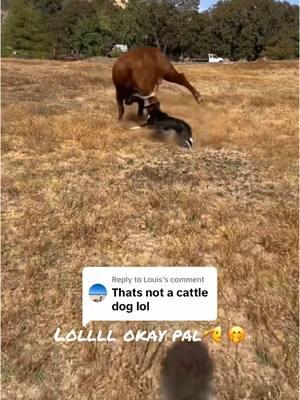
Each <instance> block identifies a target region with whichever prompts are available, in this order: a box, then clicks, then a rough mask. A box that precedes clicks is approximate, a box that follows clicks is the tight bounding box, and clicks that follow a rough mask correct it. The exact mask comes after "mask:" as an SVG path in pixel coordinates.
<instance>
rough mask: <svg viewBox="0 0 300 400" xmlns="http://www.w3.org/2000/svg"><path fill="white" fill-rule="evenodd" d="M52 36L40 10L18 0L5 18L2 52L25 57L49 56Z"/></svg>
mask: <svg viewBox="0 0 300 400" xmlns="http://www.w3.org/2000/svg"><path fill="white" fill-rule="evenodd" d="M50 48H51V38H50V36H49V34H48V32H47V31H46V30H45V28H44V24H43V20H42V18H41V15H40V14H39V12H38V11H36V10H34V9H33V8H31V7H30V6H28V5H26V4H25V2H24V1H23V0H17V1H16V2H15V4H14V5H13V7H12V9H11V10H10V12H9V15H8V17H7V18H6V19H5V23H4V27H3V38H2V54H3V55H4V56H5V55H11V52H12V50H14V51H16V52H17V55H18V54H19V55H22V56H25V57H47V56H48V55H49V54H50Z"/></svg>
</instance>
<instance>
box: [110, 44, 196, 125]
mask: <svg viewBox="0 0 300 400" xmlns="http://www.w3.org/2000/svg"><path fill="white" fill-rule="evenodd" d="M112 79H113V82H114V85H115V87H116V98H117V103H118V110H119V120H120V119H122V117H123V114H124V101H125V103H126V104H131V103H132V102H134V101H136V102H138V104H139V112H138V114H139V115H140V116H142V115H143V108H144V100H145V101H146V103H145V106H146V107H147V106H149V105H151V104H153V103H154V104H155V103H158V102H157V98H156V95H157V90H158V85H159V83H160V82H161V81H162V80H163V79H165V80H166V81H168V82H173V83H177V84H178V85H181V86H184V87H186V88H187V89H188V90H189V91H190V92H191V93H192V94H193V96H194V98H195V99H196V101H197V102H198V103H199V102H200V98H201V96H200V93H198V92H197V90H196V89H195V88H194V87H193V86H192V85H191V84H190V83H189V81H188V80H187V79H186V77H185V76H184V74H180V73H178V72H177V71H176V69H175V68H174V67H173V65H172V64H171V62H170V61H169V60H168V58H167V57H166V56H165V55H164V54H163V53H162V52H161V51H160V50H159V49H157V48H153V47H140V48H137V49H133V50H131V51H129V52H128V53H125V54H123V55H121V56H120V57H119V58H118V59H117V61H116V62H115V64H114V66H113V70H112Z"/></svg>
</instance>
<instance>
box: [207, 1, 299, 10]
mask: <svg viewBox="0 0 300 400" xmlns="http://www.w3.org/2000/svg"><path fill="white" fill-rule="evenodd" d="M288 2H289V3H291V4H298V5H299V0H288ZM216 3H217V0H200V10H201V11H203V10H207V9H208V8H209V7H211V6H212V5H214V4H216Z"/></svg>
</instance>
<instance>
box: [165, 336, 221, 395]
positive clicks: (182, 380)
mask: <svg viewBox="0 0 300 400" xmlns="http://www.w3.org/2000/svg"><path fill="white" fill-rule="evenodd" d="M213 370H214V366H213V361H212V359H211V357H210V355H209V352H208V348H207V346H206V345H205V344H204V343H203V342H176V343H175V344H173V345H172V347H170V349H169V350H168V351H167V354H166V356H165V358H164V359H163V361H162V367H161V393H162V399H163V400H213V399H214V391H213V386H212V379H213Z"/></svg>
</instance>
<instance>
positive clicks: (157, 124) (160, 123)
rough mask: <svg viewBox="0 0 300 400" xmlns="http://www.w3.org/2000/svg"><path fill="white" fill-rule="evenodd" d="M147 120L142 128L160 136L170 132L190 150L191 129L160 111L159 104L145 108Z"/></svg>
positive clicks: (183, 122) (177, 119)
mask: <svg viewBox="0 0 300 400" xmlns="http://www.w3.org/2000/svg"><path fill="white" fill-rule="evenodd" d="M147 112H148V118H147V121H146V122H145V123H144V124H142V125H141V126H142V127H144V126H145V127H149V128H150V129H153V130H155V131H156V132H158V133H160V134H162V135H168V134H169V133H170V132H172V131H173V132H176V136H177V138H176V139H177V142H178V143H179V144H180V145H181V146H184V147H187V148H189V149H190V148H192V146H193V139H192V128H191V127H190V125H189V124H187V123H186V122H185V121H183V120H182V119H179V118H174V117H171V116H170V115H168V114H166V113H164V112H163V111H161V110H160V105H159V103H156V104H154V105H153V106H152V107H151V106H150V107H147ZM139 128H140V127H133V128H131V129H139Z"/></svg>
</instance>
